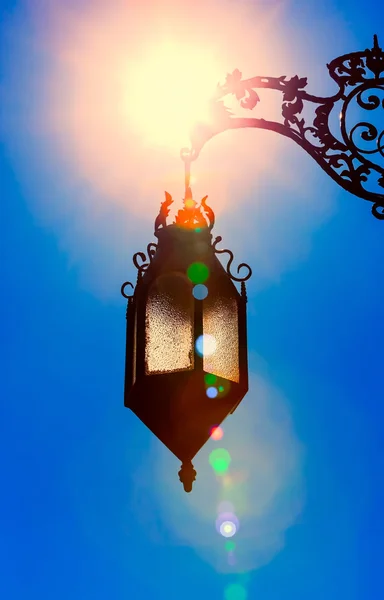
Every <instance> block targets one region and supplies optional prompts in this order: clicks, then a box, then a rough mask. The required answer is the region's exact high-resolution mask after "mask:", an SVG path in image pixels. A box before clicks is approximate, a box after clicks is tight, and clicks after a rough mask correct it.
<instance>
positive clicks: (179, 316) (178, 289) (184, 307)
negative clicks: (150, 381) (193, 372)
mask: <svg viewBox="0 0 384 600" xmlns="http://www.w3.org/2000/svg"><path fill="white" fill-rule="evenodd" d="M192 315H193V296H192V286H191V285H190V283H189V282H188V281H186V280H185V279H184V278H183V277H182V276H178V275H166V276H162V277H160V278H159V279H158V280H157V281H156V282H155V284H154V285H153V286H152V288H151V290H150V293H149V297H148V301H147V309H146V348H145V365H146V372H147V373H148V374H150V373H152V374H153V373H169V372H174V371H184V370H187V369H190V368H192V367H193V363H192V360H193V327H192V326H193V317H192Z"/></svg>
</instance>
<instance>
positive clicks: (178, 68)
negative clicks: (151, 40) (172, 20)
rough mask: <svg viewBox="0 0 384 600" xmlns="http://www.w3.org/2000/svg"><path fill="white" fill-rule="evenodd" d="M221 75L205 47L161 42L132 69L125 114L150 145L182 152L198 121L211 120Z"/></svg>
mask: <svg viewBox="0 0 384 600" xmlns="http://www.w3.org/2000/svg"><path fill="white" fill-rule="evenodd" d="M221 76H222V73H221V72H220V68H219V67H218V66H217V65H216V64H215V60H214V59H213V58H212V56H210V53H209V52H207V48H206V47H205V46H204V47H202V48H201V49H199V48H198V47H195V46H192V45H183V44H180V43H177V44H176V43H174V42H171V41H163V42H159V43H157V44H156V45H154V46H152V47H151V48H150V49H149V50H148V51H147V53H146V54H145V55H142V56H141V57H136V58H135V61H132V65H130V66H129V68H127V72H126V77H127V84H126V94H125V100H124V106H125V114H126V116H127V118H128V119H129V121H130V122H131V124H132V125H134V126H135V128H136V129H137V132H138V134H139V135H140V137H142V138H143V139H145V141H146V142H147V143H149V144H154V145H160V146H165V147H169V148H172V149H175V148H178V149H179V148H181V146H182V145H185V143H186V142H187V140H188V139H189V131H190V130H191V129H192V128H193V126H194V125H195V123H196V122H197V121H199V122H205V123H206V122H208V121H209V120H210V102H209V101H210V98H211V97H212V95H213V92H214V90H215V88H216V85H217V83H218V80H219V79H220V77H221Z"/></svg>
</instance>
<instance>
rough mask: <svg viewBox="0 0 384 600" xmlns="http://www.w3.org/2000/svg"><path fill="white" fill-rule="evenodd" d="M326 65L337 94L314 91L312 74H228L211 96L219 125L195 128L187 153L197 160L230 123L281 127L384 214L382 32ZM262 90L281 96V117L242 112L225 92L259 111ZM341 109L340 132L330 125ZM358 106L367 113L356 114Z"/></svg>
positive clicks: (231, 126) (379, 214) (185, 156)
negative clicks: (240, 114) (248, 76)
mask: <svg viewBox="0 0 384 600" xmlns="http://www.w3.org/2000/svg"><path fill="white" fill-rule="evenodd" d="M327 67H328V70H329V74H330V76H331V77H332V79H333V80H334V81H335V82H336V84H337V85H338V88H339V89H338V91H337V92H336V93H335V94H334V95H333V96H330V97H321V96H315V95H313V94H309V93H308V92H307V91H306V87H307V78H306V77H298V76H297V75H295V76H294V77H291V78H290V79H287V77H285V76H282V77H252V78H251V79H242V74H241V72H240V71H239V70H235V71H233V73H231V74H228V75H227V77H226V80H225V83H224V84H223V85H218V86H217V93H216V95H215V97H214V98H213V100H212V124H211V125H207V124H199V125H197V126H196V128H195V129H194V130H193V132H191V148H190V149H189V150H188V149H183V150H182V154H181V156H182V159H183V160H184V161H185V160H188V161H189V162H190V161H192V160H195V159H196V158H197V157H198V155H199V153H200V151H201V149H202V148H203V146H204V145H205V143H206V142H207V141H208V140H209V139H211V138H212V137H213V136H215V135H217V134H218V133H221V132H223V131H226V130H228V129H241V128H247V127H255V128H258V129H266V130H270V131H274V132H275V133H279V134H281V135H284V136H286V137H288V138H290V139H292V140H294V141H295V142H296V143H297V144H299V146H301V147H302V148H303V149H304V150H305V151H306V152H307V153H308V154H309V155H310V156H312V158H314V159H315V160H316V162H317V163H318V164H319V165H320V167H321V168H322V169H323V170H324V171H325V172H326V173H327V174H328V175H330V177H332V179H333V180H334V181H336V183H338V184H339V185H340V186H341V187H343V188H344V189H345V190H347V191H348V192H351V193H352V194H354V195H356V196H359V197H360V198H363V199H364V200H368V201H370V202H372V214H373V215H374V216H375V217H376V218H377V219H380V220H384V52H383V50H382V49H381V48H380V46H379V43H378V39H377V36H376V35H375V36H374V41H373V47H372V48H371V49H368V50H365V51H363V52H353V53H351V54H346V55H344V56H340V57H339V58H335V59H334V60H332V61H331V62H330V63H329V64H328V65H327ZM263 89H264V90H265V89H268V90H276V91H277V92H280V94H282V101H281V120H280V121H271V120H268V119H263V118H260V117H250V118H248V117H236V116H234V115H233V113H232V112H231V111H230V110H229V109H228V108H227V107H226V106H225V104H224V101H223V98H225V97H226V96H228V95H229V94H232V95H235V97H236V99H237V100H238V101H239V102H240V106H241V107H242V108H245V109H248V110H254V109H256V107H257V108H258V107H259V104H262V103H261V99H260V97H259V94H258V92H257V91H256V90H263ZM336 110H338V111H339V113H340V118H339V130H338V131H337V132H335V131H334V127H331V125H330V118H332V116H333V113H334V111H336ZM358 112H360V113H361V112H364V113H365V114H364V117H361V118H360V117H357V113H358ZM307 113H309V117H308V115H307ZM311 113H312V114H311ZM313 113H314V114H313ZM373 119H376V121H375V122H373Z"/></svg>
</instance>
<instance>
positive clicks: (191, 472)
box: [179, 460, 196, 493]
mask: <svg viewBox="0 0 384 600" xmlns="http://www.w3.org/2000/svg"><path fill="white" fill-rule="evenodd" d="M179 479H180V481H181V483H182V484H183V487H184V491H185V492H188V493H189V492H191V491H192V485H193V482H194V481H195V479H196V471H195V469H194V468H193V464H192V462H191V461H190V460H188V461H185V462H183V463H182V465H181V469H180V471H179Z"/></svg>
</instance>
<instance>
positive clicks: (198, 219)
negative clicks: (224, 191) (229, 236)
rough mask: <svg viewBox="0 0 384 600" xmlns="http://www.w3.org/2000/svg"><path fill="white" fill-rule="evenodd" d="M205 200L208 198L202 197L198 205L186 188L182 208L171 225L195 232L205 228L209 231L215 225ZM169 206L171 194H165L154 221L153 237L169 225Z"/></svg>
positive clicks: (171, 200)
mask: <svg viewBox="0 0 384 600" xmlns="http://www.w3.org/2000/svg"><path fill="white" fill-rule="evenodd" d="M207 198H208V196H204V198H203V199H202V200H201V201H200V203H198V202H196V201H195V200H194V199H193V197H192V192H191V188H190V187H189V186H188V187H187V190H186V194H185V198H184V206H183V208H181V209H180V210H179V211H178V213H177V215H176V216H175V219H174V221H173V223H172V224H173V225H179V226H180V227H183V228H186V229H195V230H196V229H202V228H206V227H207V228H208V230H209V231H211V229H212V228H213V226H214V224H215V214H214V212H213V210H212V209H211V207H210V206H208V204H207ZM171 204H173V198H172V196H171V194H169V193H168V192H165V200H164V202H162V204H161V206H160V212H159V214H158V215H157V217H156V220H155V235H156V233H157V232H158V231H159V229H163V228H165V227H168V226H169V225H171V223H167V217H168V216H169V212H170V206H171Z"/></svg>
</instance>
